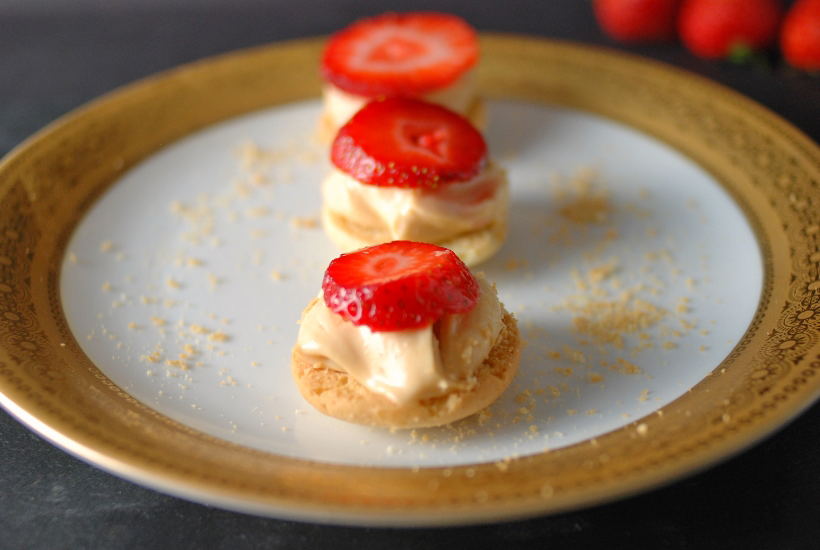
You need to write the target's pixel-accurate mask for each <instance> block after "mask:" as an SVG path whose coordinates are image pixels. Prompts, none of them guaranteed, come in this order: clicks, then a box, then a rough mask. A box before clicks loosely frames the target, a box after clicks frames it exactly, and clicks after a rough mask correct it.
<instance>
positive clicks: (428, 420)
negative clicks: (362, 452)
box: [291, 311, 522, 429]
mask: <svg viewBox="0 0 820 550" xmlns="http://www.w3.org/2000/svg"><path fill="white" fill-rule="evenodd" d="M503 314H504V317H503V321H504V327H503V328H502V330H501V336H500V338H499V340H498V342H497V343H496V345H495V346H494V347H493V348H492V349H491V350H490V354H489V355H488V356H487V358H486V359H485V360H484V362H483V363H482V364H481V366H479V367H478V369H476V371H475V374H474V380H472V381H471V382H470V384H469V386H468V387H467V388H463V389H453V390H451V391H449V392H447V393H445V394H443V395H441V396H436V397H431V398H426V399H421V400H418V401H415V402H413V403H409V404H404V405H398V404H396V403H395V402H393V401H392V400H390V399H389V398H388V397H386V396H384V395H382V394H378V393H375V392H372V391H370V390H369V389H367V388H366V387H365V386H363V385H362V384H360V383H359V382H357V381H356V380H354V379H353V378H352V377H350V376H348V375H347V374H346V373H344V372H339V371H335V370H331V369H328V368H327V367H325V366H323V365H320V364H316V363H314V362H311V361H309V360H307V359H306V358H305V357H303V356H302V355H300V354H299V353H297V352H295V351H294V353H293V356H292V361H291V373H292V374H293V378H294V380H295V381H296V385H297V387H298V388H299V391H300V393H301V394H302V396H303V397H304V398H305V399H306V400H307V401H308V402H309V403H310V404H311V405H313V406H314V407H315V408H316V409H317V410H319V411H320V412H322V413H324V414H327V415H329V416H332V417H335V418H338V419H340V420H345V421H348V422H353V423H356V424H363V425H366V426H379V427H384V428H400V429H410V428H429V427H434V426H442V425H444V424H448V423H450V422H455V421H456V420H461V419H462V418H466V417H468V416H471V415H473V414H475V413H477V412H478V411H480V410H481V409H483V408H485V407H487V406H488V405H490V404H491V403H492V402H493V401H495V400H496V399H497V398H498V397H499V396H500V395H501V393H503V392H504V390H505V389H506V388H507V387H508V386H509V385H510V382H512V379H513V377H514V376H515V373H516V372H517V371H518V364H519V362H520V361H521V346H522V344H521V335H520V333H519V331H518V325H517V323H516V321H515V318H514V317H513V316H512V315H510V314H509V313H507V312H506V311H504V312H503Z"/></svg>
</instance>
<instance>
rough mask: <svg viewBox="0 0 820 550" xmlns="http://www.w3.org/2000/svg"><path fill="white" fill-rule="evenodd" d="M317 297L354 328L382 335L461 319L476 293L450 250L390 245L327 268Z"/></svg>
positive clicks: (366, 250) (423, 245) (344, 258)
mask: <svg viewBox="0 0 820 550" xmlns="http://www.w3.org/2000/svg"><path fill="white" fill-rule="evenodd" d="M322 292H323V297H324V300H325V303H326V304H327V306H328V307H329V308H330V310H331V311H333V312H334V313H338V314H339V315H341V316H343V317H344V318H345V319H347V320H348V321H350V322H352V323H353V324H354V325H357V326H361V325H365V326H367V327H369V328H370V329H371V330H373V331H375V332H387V331H398V330H409V329H418V328H424V327H427V326H430V325H432V324H433V323H434V322H436V321H437V320H438V319H440V318H441V317H442V316H444V315H446V314H454V313H466V312H468V311H470V310H471V309H472V308H473V307H475V304H476V301H477V300H478V295H479V292H480V291H479V287H478V282H477V281H476V280H475V278H474V277H473V275H472V273H470V270H469V269H468V268H467V266H465V265H464V263H463V262H462V261H461V260H460V259H459V258H458V256H456V255H455V253H454V252H453V251H452V250H449V249H447V248H442V247H440V246H435V245H432V244H427V243H417V242H412V241H393V242H389V243H384V244H379V245H375V246H371V247H368V248H363V249H361V250H357V251H355V252H350V253H347V254H342V255H341V256H339V257H338V258H336V259H335V260H333V261H332V262H330V265H329V266H328V268H327V271H326V272H325V277H324V281H323V282H322Z"/></svg>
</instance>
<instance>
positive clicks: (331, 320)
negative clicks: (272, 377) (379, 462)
mask: <svg viewBox="0 0 820 550" xmlns="http://www.w3.org/2000/svg"><path fill="white" fill-rule="evenodd" d="M520 357H521V339H520V335H519V332H518V328H517V325H516V322H515V319H514V318H513V317H512V315H510V314H509V313H507V311H506V310H505V309H504V306H503V305H502V304H501V303H500V302H499V300H498V296H497V295H496V291H495V286H494V285H491V284H490V283H488V282H487V281H486V280H484V278H483V276H481V275H479V276H478V277H474V276H473V275H472V274H471V273H470V270H469V269H468V268H467V267H466V266H465V265H464V263H463V262H461V261H460V260H459V259H458V257H457V256H456V255H455V254H454V253H453V252H452V251H450V250H448V249H446V248H441V247H438V246H435V245H431V244H426V243H417V242H410V241H394V242H390V243H384V244H380V245H376V246H372V247H369V248H365V249H362V250H358V251H356V252H352V253H349V254H342V255H341V256H340V257H338V258H336V259H335V260H333V261H332V262H331V263H330V265H329V266H328V268H327V271H326V272H325V277H324V281H323V283H322V292H321V293H320V294H319V296H318V297H317V298H316V299H314V300H313V301H312V302H311V303H310V305H308V307H307V309H306V310H305V311H304V313H303V315H302V320H301V322H300V329H299V337H298V340H297V342H296V346H295V347H294V349H293V354H292V361H291V372H292V374H293V378H294V380H295V381H296V385H297V386H298V387H299V391H300V392H301V394H302V396H303V397H304V398H305V399H306V400H307V401H308V402H310V403H311V404H312V405H313V406H314V407H316V408H317V409H318V410H319V411H321V412H322V413H325V414H327V415H330V416H333V417H336V418H339V419H342V420H346V421H349V422H354V423H357V424H364V425H369V426H383V427H389V428H420V427H430V426H440V425H443V424H447V423H449V422H453V421H455V420H459V419H462V418H465V417H467V416H470V415H472V414H474V413H476V412H478V411H479V410H481V409H483V408H484V407H486V406H487V405H489V404H490V403H492V402H493V401H495V399H496V398H497V397H498V396H499V395H500V394H501V393H502V392H503V391H504V390H505V389H506V388H507V386H508V385H509V384H510V382H511V381H512V378H513V376H514V375H515V373H516V371H517V370H518V363H519V361H520Z"/></svg>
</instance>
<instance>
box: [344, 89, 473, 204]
mask: <svg viewBox="0 0 820 550" xmlns="http://www.w3.org/2000/svg"><path fill="white" fill-rule="evenodd" d="M330 158H331V161H332V162H333V164H334V165H335V166H336V167H337V168H338V169H339V170H341V171H342V172H345V173H346V174H348V175H350V176H351V177H353V178H354V179H356V180H358V181H360V182H361V183H365V184H370V185H379V186H386V187H422V188H436V187H438V186H439V185H442V184H447V183H455V182H464V181H468V180H470V179H472V178H474V177H475V176H477V175H478V174H479V173H480V172H481V170H483V169H484V167H485V166H486V163H487V143H486V142H485V141H484V138H483V137H482V135H481V133H480V132H479V131H478V130H476V129H475V127H474V126H473V125H472V124H470V122H469V121H468V120H467V119H466V118H464V117H463V116H461V115H459V114H457V113H454V112H452V111H450V110H449V109H447V108H445V107H441V106H439V105H433V104H432V103H426V102H424V101H421V100H416V99H407V98H398V97H393V98H384V99H379V100H374V101H371V102H370V103H368V104H367V105H365V106H364V107H363V108H362V109H361V110H360V111H359V112H358V113H356V114H355V115H354V116H353V118H351V119H350V121H348V123H347V124H345V125H344V126H343V127H342V128H341V129H340V130H339V133H338V134H337V136H336V139H335V140H334V142H333V146H332V147H331V152H330Z"/></svg>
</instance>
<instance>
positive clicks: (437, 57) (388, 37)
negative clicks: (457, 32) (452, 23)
mask: <svg viewBox="0 0 820 550" xmlns="http://www.w3.org/2000/svg"><path fill="white" fill-rule="evenodd" d="M369 38H370V40H369V41H365V40H362V41H361V42H358V43H356V44H355V45H354V47H353V52H352V54H351V56H350V58H349V59H348V67H350V68H351V69H352V70H354V71H356V70H366V71H378V72H385V73H397V72H405V71H408V72H410V71H413V70H416V69H419V68H424V67H429V66H432V65H438V64H440V63H443V62H447V61H451V60H452V56H453V55H454V54H453V51H452V49H451V48H450V46H449V44H448V43H447V37H446V36H444V35H431V34H423V33H419V32H418V31H415V30H413V29H406V28H402V27H388V28H382V29H376V30H374V31H373V32H372V33H371V35H370V37H369Z"/></svg>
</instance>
